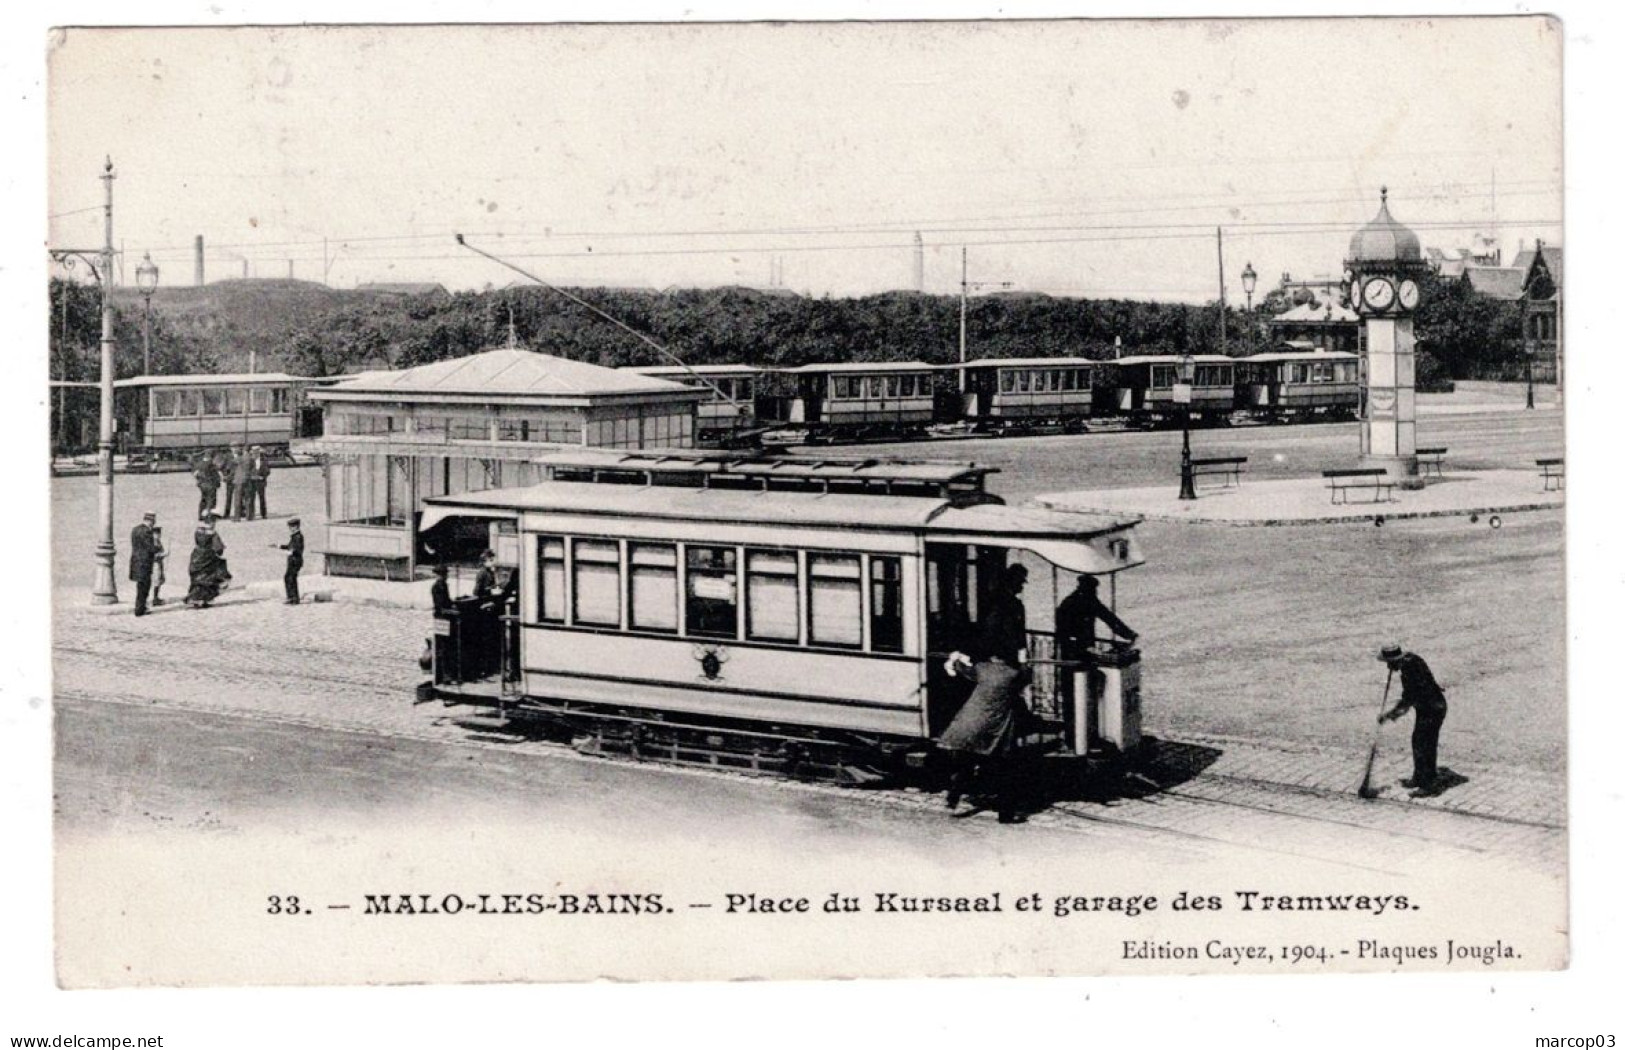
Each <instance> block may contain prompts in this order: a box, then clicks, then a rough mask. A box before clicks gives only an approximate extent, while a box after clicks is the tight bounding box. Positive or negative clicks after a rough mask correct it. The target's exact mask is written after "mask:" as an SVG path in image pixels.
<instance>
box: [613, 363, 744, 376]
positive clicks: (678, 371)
mask: <svg viewBox="0 0 1625 1050" xmlns="http://www.w3.org/2000/svg"><path fill="white" fill-rule="evenodd" d="M621 370H622V371H625V372H636V373H638V374H639V375H645V376H655V377H657V378H665V377H666V376H685V375H689V374H690V373H692V374H694V375H702V376H737V375H754V374H755V373H757V372H762V371H765V369H763V368H761V367H759V366H757V365H688V366H687V367H685V366H683V365H625V366H623V367H622V369H621Z"/></svg>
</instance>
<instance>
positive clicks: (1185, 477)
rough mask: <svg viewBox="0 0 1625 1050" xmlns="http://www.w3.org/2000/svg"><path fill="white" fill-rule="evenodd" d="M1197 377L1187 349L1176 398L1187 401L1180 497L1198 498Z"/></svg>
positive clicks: (1181, 360)
mask: <svg viewBox="0 0 1625 1050" xmlns="http://www.w3.org/2000/svg"><path fill="white" fill-rule="evenodd" d="M1194 379H1195V364H1194V363H1193V362H1192V361H1191V355H1190V353H1189V352H1188V351H1187V352H1186V353H1185V354H1184V355H1182V356H1181V357H1180V359H1179V381H1180V383H1181V385H1182V386H1183V389H1182V390H1176V391H1175V392H1174V393H1175V397H1176V399H1183V400H1184V402H1185V415H1184V416H1183V425H1182V427H1181V429H1182V430H1183V431H1184V435H1183V442H1182V444H1181V447H1180V450H1179V498H1180V499H1195V498H1196V475H1195V473H1193V471H1192V470H1191V392H1192V391H1191V386H1192V382H1193V381H1194Z"/></svg>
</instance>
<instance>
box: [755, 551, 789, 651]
mask: <svg viewBox="0 0 1625 1050" xmlns="http://www.w3.org/2000/svg"><path fill="white" fill-rule="evenodd" d="M800 594H801V588H800V584H799V583H798V582H797V579H796V556H795V555H794V554H792V553H788V552H785V551H747V552H746V554H745V637H747V638H753V639H755V640H757V641H762V642H794V641H797V640H798V639H799V638H800V632H801V617H800V615H799V613H798V612H797V609H796V606H797V605H798V604H799V602H800Z"/></svg>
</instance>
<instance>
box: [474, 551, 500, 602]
mask: <svg viewBox="0 0 1625 1050" xmlns="http://www.w3.org/2000/svg"><path fill="white" fill-rule="evenodd" d="M496 589H497V556H496V552H495V551H490V550H486V551H482V552H481V553H480V571H479V572H478V573H476V574H475V576H474V597H476V598H489V597H491V596H492V595H493V594H495V593H496Z"/></svg>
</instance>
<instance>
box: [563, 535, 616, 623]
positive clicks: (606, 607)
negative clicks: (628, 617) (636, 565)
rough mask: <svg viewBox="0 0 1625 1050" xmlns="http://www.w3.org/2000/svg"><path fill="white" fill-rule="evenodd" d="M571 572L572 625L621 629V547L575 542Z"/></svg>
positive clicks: (604, 542) (591, 542) (603, 541)
mask: <svg viewBox="0 0 1625 1050" xmlns="http://www.w3.org/2000/svg"><path fill="white" fill-rule="evenodd" d="M570 567H571V569H572V570H574V578H573V581H572V582H573V583H574V585H575V622H576V623H583V624H589V625H592V626H597V627H619V626H620V625H621V545H620V544H618V543H615V542H613V541H605V540H577V541H576V542H575V551H574V557H573V559H572V560H571V563H570Z"/></svg>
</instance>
